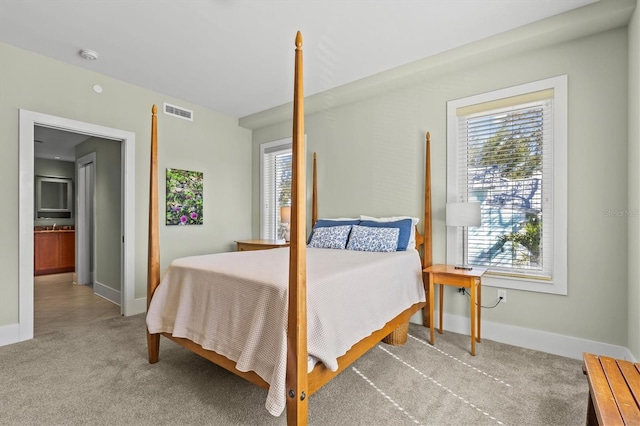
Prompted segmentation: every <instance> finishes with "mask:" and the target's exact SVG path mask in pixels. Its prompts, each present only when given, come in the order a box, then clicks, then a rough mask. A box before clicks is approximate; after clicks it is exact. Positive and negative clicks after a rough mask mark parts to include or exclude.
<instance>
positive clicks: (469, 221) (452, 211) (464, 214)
mask: <svg viewBox="0 0 640 426" xmlns="http://www.w3.org/2000/svg"><path fill="white" fill-rule="evenodd" d="M446 213H447V219H446V220H447V226H480V203H478V202H472V203H447V212H446Z"/></svg>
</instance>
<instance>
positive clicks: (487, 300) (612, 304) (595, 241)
mask: <svg viewBox="0 0 640 426" xmlns="http://www.w3.org/2000/svg"><path fill="white" fill-rule="evenodd" d="M532 40H533V39H529V40H527V39H526V38H525V41H524V43H522V44H521V45H518V46H519V48H515V47H514V46H511V47H510V49H511V51H512V53H510V54H508V55H501V54H500V52H497V53H496V52H489V53H488V54H487V55H486V56H485V57H482V55H476V58H475V59H473V58H472V57H471V56H470V55H471V52H474V46H467V47H466V48H464V49H461V52H462V53H459V55H460V58H459V59H458V60H457V61H456V58H455V56H456V54H455V52H449V53H448V54H447V62H446V64H445V65H442V66H440V68H439V71H437V70H436V71H434V69H433V68H431V69H427V70H426V71H424V72H415V73H412V74H411V75H409V76H407V77H406V78H405V79H406V80H407V83H403V82H402V78H401V77H399V78H397V79H396V80H395V81H394V85H395V86H396V87H397V88H393V87H391V88H390V89H389V90H387V91H386V92H384V93H381V94H376V95H373V96H371V97H369V98H366V99H363V100H356V101H354V102H352V103H348V104H346V105H341V106H337V107H328V108H324V109H322V108H318V111H317V112H315V109H313V108H312V110H311V111H312V112H308V114H307V116H306V127H305V129H306V134H307V146H308V158H307V161H308V162H309V163H310V161H311V153H312V152H313V151H317V152H318V163H319V170H318V180H319V183H318V186H319V216H320V217H336V216H354V215H359V214H370V215H390V214H394V215H403V214H404V215H416V216H419V217H422V216H423V213H422V202H423V201H422V196H423V179H424V178H423V176H424V165H423V163H424V134H425V132H426V131H430V132H431V136H432V148H431V155H432V181H433V185H432V197H433V260H434V262H435V263H444V262H445V214H444V213H445V200H446V194H445V191H446V165H445V163H446V103H447V101H450V100H453V99H458V98H462V97H466V96H470V95H474V94H478V93H483V92H488V91H491V90H496V89H500V88H504V87H509V86H513V85H518V84H522V83H527V82H531V81H535V80H540V79H544V78H548V77H552V76H557V75H562V74H567V75H568V84H569V95H568V96H569V113H568V115H569V118H568V119H569V123H568V129H569V130H568V133H569V148H568V150H569V154H568V155H569V170H568V178H569V183H568V185H569V191H568V194H567V195H568V210H569V212H568V215H569V218H568V222H569V229H568V250H569V260H568V262H569V268H568V270H569V283H568V295H567V296H559V295H550V294H542V293H534V292H525V291H516V290H508V303H506V304H502V305H500V307H499V308H497V309H485V310H483V313H482V315H483V321H491V322H495V323H501V324H506V325H510V326H518V327H522V328H527V329H534V330H540V331H545V332H549V333H555V334H559V335H565V336H572V337H576V338H582V339H588V340H593V341H598V342H604V343H610V344H613V345H620V346H623V347H626V346H627V338H628V327H627V313H628V308H627V288H628V282H627V265H628V260H627V251H628V245H627V241H628V237H627V230H628V229H627V228H628V226H627V218H624V217H622V218H619V217H616V218H612V217H608V216H607V215H606V214H605V211H606V210H625V209H627V208H628V204H627V187H628V185H627V179H628V178H627V170H628V166H627V123H628V118H627V90H628V85H627V81H628V76H627V70H628V67H627V57H628V47H627V44H628V43H627V29H626V26H623V27H619V28H617V29H613V30H608V31H604V32H601V33H598V34H595V35H590V36H586V37H579V38H576V39H573V40H572V41H566V42H561V43H549V45H548V46H541V47H536V43H535V42H533V41H532ZM483 43H484V44H483V46H484V48H486V45H487V44H488V42H483ZM503 44H504V45H508V44H509V43H503ZM532 46H533V47H532ZM513 52H515V53H513ZM434 61H437V59H435V60H434ZM442 62H445V61H442ZM323 99H324V100H325V101H326V100H331V96H330V95H325V96H324V97H323ZM310 104H311V105H312V106H313V105H316V104H313V102H310ZM257 118H259V117H252V118H251V120H253V119H256V120H255V122H259V121H258V120H257ZM290 125H291V124H290V121H289V122H280V123H277V124H271V125H263V126H258V127H256V128H255V129H254V135H253V143H254V146H253V161H254V167H256V166H255V165H256V164H257V161H258V156H259V144H260V143H262V142H266V141H269V140H274V139H279V138H282V137H285V136H287V135H289V134H290V132H291V130H290ZM256 187H257V179H256V178H255V177H254V194H253V196H254V199H256V198H255V197H256V196H257V190H256ZM257 223H258V215H257V212H254V218H253V224H254V228H253V229H254V236H257V232H258V227H257ZM446 291H447V293H446V294H445V308H444V309H445V312H447V313H450V314H456V315H459V316H463V317H464V316H468V313H467V311H468V300H467V299H466V298H463V297H460V296H458V295H457V292H456V290H455V289H451V288H447V289H446ZM495 300H496V290H495V289H494V288H490V287H485V288H484V290H483V301H484V304H485V305H487V304H492V303H491V302H492V301H495ZM636 354H637V352H636Z"/></svg>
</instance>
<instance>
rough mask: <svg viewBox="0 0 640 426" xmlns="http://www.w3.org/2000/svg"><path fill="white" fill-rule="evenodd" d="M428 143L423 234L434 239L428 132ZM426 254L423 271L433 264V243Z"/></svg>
mask: <svg viewBox="0 0 640 426" xmlns="http://www.w3.org/2000/svg"><path fill="white" fill-rule="evenodd" d="M426 139H427V143H426V148H425V149H426V152H425V163H424V164H425V166H424V168H425V177H424V231H423V234H424V235H425V237H426V236H428V237H429V238H431V237H432V235H433V234H432V232H431V231H432V229H431V226H432V219H431V133H429V132H427V136H426ZM423 250H424V254H423V256H422V269H424V268H427V267H429V266H431V265H432V264H433V248H432V243H431V241H429V244H424V248H423Z"/></svg>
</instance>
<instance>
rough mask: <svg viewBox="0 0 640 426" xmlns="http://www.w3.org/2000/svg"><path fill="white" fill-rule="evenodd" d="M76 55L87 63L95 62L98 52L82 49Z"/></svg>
mask: <svg viewBox="0 0 640 426" xmlns="http://www.w3.org/2000/svg"><path fill="white" fill-rule="evenodd" d="M78 54H79V55H80V56H82V57H83V58H84V59H86V60H87V61H95V60H96V59H98V52H95V51H93V50H90V49H82V50H81V51H80V52H78Z"/></svg>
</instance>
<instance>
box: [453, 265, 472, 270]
mask: <svg viewBox="0 0 640 426" xmlns="http://www.w3.org/2000/svg"><path fill="white" fill-rule="evenodd" d="M455 268H456V269H462V270H464V271H471V270H472V269H473V267H472V266H469V265H456V266H455Z"/></svg>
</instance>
